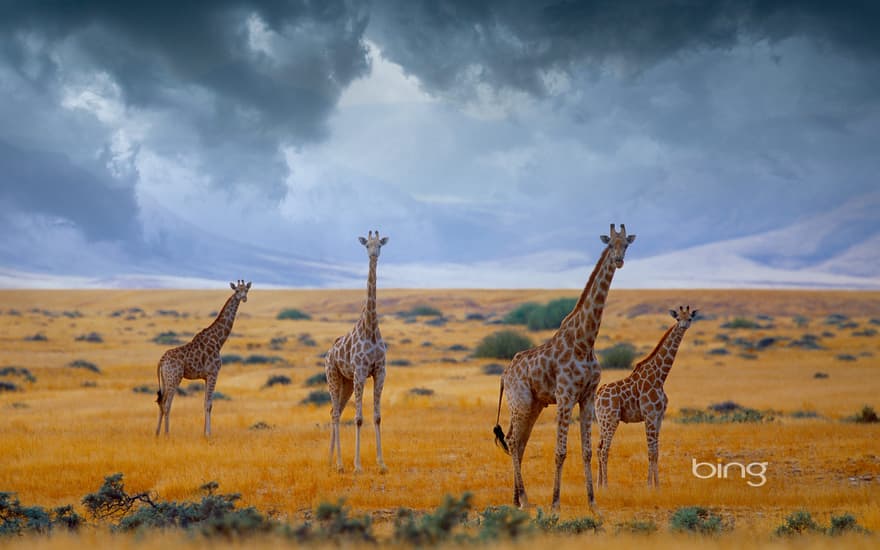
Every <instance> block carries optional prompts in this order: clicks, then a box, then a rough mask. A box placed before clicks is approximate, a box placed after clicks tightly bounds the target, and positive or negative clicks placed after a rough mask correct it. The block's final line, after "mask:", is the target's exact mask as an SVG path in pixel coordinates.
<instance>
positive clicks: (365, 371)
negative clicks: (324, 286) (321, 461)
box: [324, 231, 388, 472]
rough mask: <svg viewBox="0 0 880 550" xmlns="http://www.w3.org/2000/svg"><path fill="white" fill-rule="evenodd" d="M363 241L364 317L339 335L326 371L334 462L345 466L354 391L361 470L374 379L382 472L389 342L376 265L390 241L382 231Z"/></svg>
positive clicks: (357, 463) (357, 458)
mask: <svg viewBox="0 0 880 550" xmlns="http://www.w3.org/2000/svg"><path fill="white" fill-rule="evenodd" d="M359 240H360V243H361V244H362V245H364V247H366V249H367V255H368V256H369V258H370V270H369V274H368V275H367V298H366V300H364V308H363V311H362V312H361V317H360V319H358V321H357V323H355V325H354V327H352V329H351V330H350V331H349V332H348V334H346V335H345V336H342V337H340V338H337V339H336V341H335V342H334V343H333V345H332V346H331V347H330V350H329V351H328V352H327V355H326V357H325V359H324V372H325V373H326V374H327V388H328V390H329V391H330V400H331V403H332V407H331V411H330V418H331V421H332V432H331V434H330V464H331V465H332V464H333V455H334V452H336V453H337V455H336V468H337V470H339V471H340V472H342V471H343V467H342V448H341V447H340V441H339V418H340V416H342V410H343V409H344V408H345V405H346V404H347V403H348V400H349V398H351V394H352V392H354V404H355V451H354V470H355V472H359V471H361V426H362V425H363V422H364V414H363V396H364V385H365V383H366V380H367V378H370V377H372V378H373V424H374V425H375V428H376V462H377V463H378V465H379V469H380V471H382V472H385V471H387V468H386V467H385V461H384V460H383V458H382V436H381V431H380V428H379V426H380V424H381V422H382V414H381V409H380V405H381V400H382V388H383V386H384V385H385V341H384V340H383V339H382V333H381V332H380V331H379V319H378V316H377V314H376V265H377V263H378V261H379V251H380V250H381V248H382V246H384V245H385V243H387V242H388V237H382V238H379V232H378V231H376V234H375V235H373V232H372V231H370V232H369V233H368V236H367V237H366V238H365V237H360V238H359Z"/></svg>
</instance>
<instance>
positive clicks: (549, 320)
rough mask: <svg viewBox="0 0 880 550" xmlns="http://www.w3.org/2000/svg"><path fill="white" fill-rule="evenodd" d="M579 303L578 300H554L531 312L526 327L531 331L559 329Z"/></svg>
mask: <svg viewBox="0 0 880 550" xmlns="http://www.w3.org/2000/svg"><path fill="white" fill-rule="evenodd" d="M577 301H578V299H577V298H558V299H556V300H552V301H550V302H548V303H547V304H546V305H544V306H542V307H540V308H536V309H534V310H532V311H531V312H529V315H528V317H527V318H526V325H527V326H528V327H529V330H549V329H557V328H559V325H560V324H562V320H563V319H565V317H566V316H567V315H568V314H569V313H571V310H572V309H574V306H575V305H576V304H577Z"/></svg>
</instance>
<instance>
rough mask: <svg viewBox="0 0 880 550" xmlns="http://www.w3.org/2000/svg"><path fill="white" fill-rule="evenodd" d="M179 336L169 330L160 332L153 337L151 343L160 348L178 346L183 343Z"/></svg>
mask: <svg viewBox="0 0 880 550" xmlns="http://www.w3.org/2000/svg"><path fill="white" fill-rule="evenodd" d="M178 336H179V335H178V334H177V333H176V332H174V331H173V330H169V331H166V332H160V333H159V334H157V335H156V336H154V337H153V340H152V341H153V342H154V343H156V344H159V345H162V346H178V345H180V344H182V343H183V340H181V339H180V338H179V337H178Z"/></svg>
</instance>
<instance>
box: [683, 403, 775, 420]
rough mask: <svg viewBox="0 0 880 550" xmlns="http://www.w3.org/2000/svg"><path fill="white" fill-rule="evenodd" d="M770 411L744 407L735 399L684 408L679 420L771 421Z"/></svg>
mask: <svg viewBox="0 0 880 550" xmlns="http://www.w3.org/2000/svg"><path fill="white" fill-rule="evenodd" d="M772 420H773V416H772V414H770V413H765V412H761V411H759V410H756V409H750V408H748V407H743V406H742V405H740V404H738V403H735V402H733V401H724V402H722V403H715V404H713V405H709V407H707V408H706V409H692V408H684V409H681V411H679V415H678V418H677V421H678V422H680V423H682V424H724V423H728V422H730V423H747V422H770V421H772Z"/></svg>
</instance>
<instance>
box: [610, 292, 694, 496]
mask: <svg viewBox="0 0 880 550" xmlns="http://www.w3.org/2000/svg"><path fill="white" fill-rule="evenodd" d="M669 313H670V314H671V315H672V317H673V318H674V319H675V324H674V325H672V326H671V327H669V329H668V330H667V331H666V333H665V334H664V335H663V337H662V338H660V342H658V343H657V347H655V348H654V351H652V352H651V353H650V354H649V355H648V356H647V357H646V358H644V359H642V360H641V361H639V362H638V363H636V366H635V367H634V368H633V371H632V373H630V375H629V376H627V377H626V378H623V379H622V380H617V381H614V382H611V383H609V384H603V385H602V387H601V388H599V391H598V393H597V394H596V421H597V422H598V423H599V486H605V487H607V486H608V453H609V451H610V450H611V440H612V439H613V438H614V431H615V430H617V425H618V423H620V422H626V423H636V422H644V423H645V435H646V437H647V439H648V486H649V487H650V486H651V484H652V482H653V485H654V487H657V485H658V484H659V481H658V479H657V473H658V467H657V458H658V454H659V447H660V423H661V422H662V421H663V414H664V413H665V412H666V404H667V402H668V399H667V398H666V392H664V391H663V383H664V382H665V381H666V377H667V376H669V371H670V370H671V369H672V363H673V362H674V361H675V354H676V352H677V351H678V346H679V344H681V339H682V338H683V337H684V333H685V331H686V330H687V329H688V327H690V326H691V321H693V320H694V319H695V318H696V317H697V310H696V309H694V310H691V306H687V308H684V307H679V308H678V311H675V310H674V309H670V310H669Z"/></svg>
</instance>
